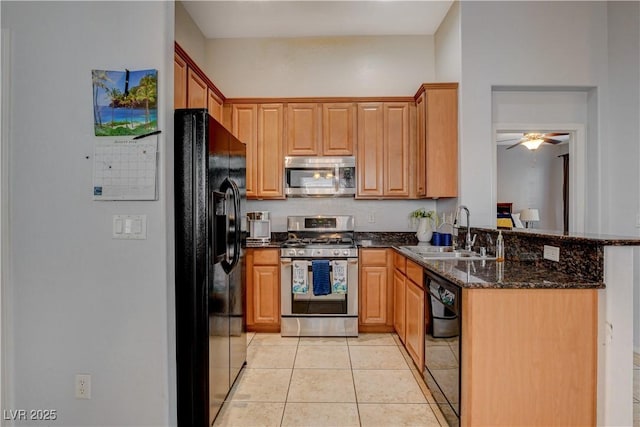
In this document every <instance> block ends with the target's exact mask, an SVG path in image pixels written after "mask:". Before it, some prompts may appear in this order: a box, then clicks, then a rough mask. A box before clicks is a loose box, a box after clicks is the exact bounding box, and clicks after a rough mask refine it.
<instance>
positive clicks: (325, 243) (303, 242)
mask: <svg viewBox="0 0 640 427" xmlns="http://www.w3.org/2000/svg"><path fill="white" fill-rule="evenodd" d="M282 247H283V248H323V247H331V248H351V247H354V244H353V239H352V238H350V237H318V238H295V237H294V238H290V239H288V240H286V241H285V242H284V243H283V244H282Z"/></svg>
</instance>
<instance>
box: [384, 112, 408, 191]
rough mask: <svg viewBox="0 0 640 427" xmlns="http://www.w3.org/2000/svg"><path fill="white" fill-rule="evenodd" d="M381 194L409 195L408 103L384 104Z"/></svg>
mask: <svg viewBox="0 0 640 427" xmlns="http://www.w3.org/2000/svg"><path fill="white" fill-rule="evenodd" d="M383 128H384V138H383V140H384V150H383V151H384V169H383V175H384V178H383V182H384V184H383V194H384V195H385V196H391V197H409V104H408V103H406V102H394V103H385V104H384V125H383Z"/></svg>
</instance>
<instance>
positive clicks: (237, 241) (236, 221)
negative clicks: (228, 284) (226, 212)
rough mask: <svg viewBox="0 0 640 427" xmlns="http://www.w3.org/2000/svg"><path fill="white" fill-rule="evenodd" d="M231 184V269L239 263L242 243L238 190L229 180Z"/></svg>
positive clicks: (233, 182)
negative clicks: (232, 233) (232, 230)
mask: <svg viewBox="0 0 640 427" xmlns="http://www.w3.org/2000/svg"><path fill="white" fill-rule="evenodd" d="M229 183H230V184H231V190H232V193H233V211H234V212H233V215H234V218H233V228H234V240H233V260H232V261H231V269H233V268H235V266H236V265H238V262H239V261H240V247H241V243H242V230H241V227H240V221H241V219H240V189H239V188H238V184H236V183H235V181H233V180H229Z"/></svg>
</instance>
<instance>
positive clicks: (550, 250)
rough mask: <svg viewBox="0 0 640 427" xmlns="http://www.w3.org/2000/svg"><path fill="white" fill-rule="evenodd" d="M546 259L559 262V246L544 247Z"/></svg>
mask: <svg viewBox="0 0 640 427" xmlns="http://www.w3.org/2000/svg"><path fill="white" fill-rule="evenodd" d="M543 256H544V259H548V260H551V261H555V262H559V261H560V248H558V247H557V246H548V245H544V255H543Z"/></svg>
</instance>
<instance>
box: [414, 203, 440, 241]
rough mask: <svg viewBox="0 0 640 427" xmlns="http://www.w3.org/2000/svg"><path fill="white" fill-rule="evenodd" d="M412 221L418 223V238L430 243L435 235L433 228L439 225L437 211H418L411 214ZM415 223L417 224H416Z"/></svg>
mask: <svg viewBox="0 0 640 427" xmlns="http://www.w3.org/2000/svg"><path fill="white" fill-rule="evenodd" d="M410 216H411V219H412V221H416V220H417V221H418V231H417V232H416V237H417V238H418V240H419V241H421V242H428V241H430V240H431V236H432V235H433V226H434V225H437V224H436V223H435V222H436V221H437V220H438V217H437V216H436V212H435V211H427V210H426V209H425V208H420V209H416V210H415V211H413V212H411V215H410ZM414 223H415V222H414Z"/></svg>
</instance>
